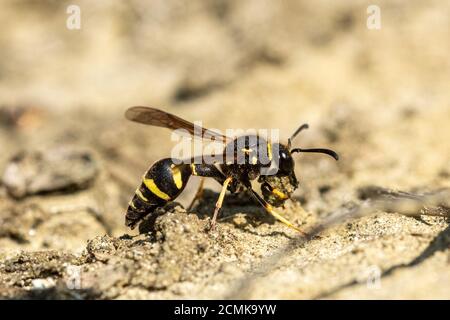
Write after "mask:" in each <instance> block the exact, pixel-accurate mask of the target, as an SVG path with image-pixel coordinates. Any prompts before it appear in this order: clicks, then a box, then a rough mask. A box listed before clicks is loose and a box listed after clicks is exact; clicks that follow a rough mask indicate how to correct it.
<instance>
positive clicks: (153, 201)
mask: <svg viewBox="0 0 450 320" xmlns="http://www.w3.org/2000/svg"><path fill="white" fill-rule="evenodd" d="M191 174H192V172H191V167H190V166H189V165H186V164H175V163H174V162H173V161H172V159H171V158H167V159H162V160H159V161H157V162H155V163H154V164H153V165H152V166H151V168H150V169H149V170H148V171H147V172H146V173H145V174H144V176H143V177H142V182H141V184H140V186H139V187H138V188H137V189H136V192H135V194H134V196H133V199H131V201H130V204H129V206H128V209H127V213H126V216H125V225H126V226H128V227H130V228H131V229H133V228H134V227H135V226H136V224H137V223H139V222H140V221H141V220H142V219H143V218H144V217H145V216H147V215H149V214H152V213H153V212H154V211H155V210H156V209H157V208H159V207H162V206H164V205H165V204H166V203H168V202H170V201H173V200H175V199H176V198H177V197H178V196H179V194H180V193H181V192H182V191H183V189H184V187H185V186H186V183H187V182H188V180H189V177H190V176H191Z"/></svg>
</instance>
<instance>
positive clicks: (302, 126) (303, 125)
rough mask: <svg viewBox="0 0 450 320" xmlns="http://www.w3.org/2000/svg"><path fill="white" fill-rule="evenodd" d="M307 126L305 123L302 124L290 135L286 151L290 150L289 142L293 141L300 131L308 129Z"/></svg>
mask: <svg viewBox="0 0 450 320" xmlns="http://www.w3.org/2000/svg"><path fill="white" fill-rule="evenodd" d="M308 128H309V125H308V124H307V123H304V124H302V125H301V126H300V127H298V129H297V130H295V132H294V133H293V134H292V136H291V137H290V138H289V139H288V149H290V148H291V142H292V140H294V138H295V137H296V136H297V135H298V134H299V133H300V131H302V130H304V129H308Z"/></svg>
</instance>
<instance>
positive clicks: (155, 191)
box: [143, 178, 170, 201]
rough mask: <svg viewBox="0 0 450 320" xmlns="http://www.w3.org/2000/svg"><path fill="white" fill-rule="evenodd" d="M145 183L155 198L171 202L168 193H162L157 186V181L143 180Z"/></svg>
mask: <svg viewBox="0 0 450 320" xmlns="http://www.w3.org/2000/svg"><path fill="white" fill-rule="evenodd" d="M143 182H144V184H145V186H146V187H147V189H148V190H149V191H150V192H151V193H153V194H154V195H155V196H157V197H158V198H161V199H163V200H166V201H169V200H170V197H169V195H167V193H164V192H163V191H161V190H160V189H159V188H158V186H157V185H156V184H155V181H154V180H153V179H146V178H144V179H143Z"/></svg>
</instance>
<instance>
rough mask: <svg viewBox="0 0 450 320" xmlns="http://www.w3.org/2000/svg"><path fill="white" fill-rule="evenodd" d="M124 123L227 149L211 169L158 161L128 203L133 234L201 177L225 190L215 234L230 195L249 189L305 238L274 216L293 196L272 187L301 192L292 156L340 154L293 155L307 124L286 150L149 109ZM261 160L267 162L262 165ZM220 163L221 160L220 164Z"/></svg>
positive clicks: (130, 114)
mask: <svg viewBox="0 0 450 320" xmlns="http://www.w3.org/2000/svg"><path fill="white" fill-rule="evenodd" d="M125 117H126V118H127V119H129V120H131V121H135V122H139V123H143V124H147V125H152V126H158V127H164V128H168V129H171V130H177V129H183V130H186V131H188V132H189V133H190V134H191V135H192V136H194V137H200V138H211V137H213V136H214V138H215V140H216V141H217V140H220V141H221V142H223V143H224V144H225V148H224V152H223V154H222V156H221V157H217V156H215V157H214V159H215V163H212V164H211V163H205V162H204V161H200V162H199V161H198V158H197V159H195V158H192V159H190V160H189V161H178V160H177V159H172V158H166V159H162V160H159V161H156V162H155V163H154V164H153V165H152V166H151V167H150V169H149V170H148V171H147V172H146V173H145V174H144V176H143V177H142V183H141V184H140V186H139V187H138V188H137V190H136V192H135V195H134V196H133V198H132V200H131V201H130V203H129V206H128V209H127V212H126V217H125V224H126V225H127V226H128V227H130V228H131V229H133V228H134V227H135V226H136V224H138V223H139V222H140V221H141V220H142V219H143V218H144V217H146V216H148V215H151V214H153V213H154V212H155V209H157V208H158V207H162V206H164V205H165V204H166V203H168V202H170V201H173V200H175V199H176V198H177V197H178V196H179V195H180V193H181V192H182V191H183V190H184V188H185V187H186V184H187V182H188V180H189V178H190V177H191V176H200V177H210V178H213V179H215V180H216V181H217V182H219V183H220V184H221V185H222V190H221V192H220V195H219V199H218V200H217V203H216V207H215V210H214V215H213V218H212V220H211V228H214V225H215V223H216V219H217V215H218V213H219V211H220V208H221V207H222V203H223V200H224V197H225V193H226V191H227V190H228V191H230V192H232V193H235V192H240V191H243V190H245V189H247V190H249V191H250V194H251V195H252V196H253V197H254V199H255V200H256V201H257V202H259V203H260V204H261V205H262V206H263V207H264V208H265V209H266V211H267V212H268V213H270V214H271V215H273V216H274V217H275V218H276V219H278V220H280V221H281V222H283V223H284V224H286V225H287V226H289V227H290V228H293V229H295V230H297V231H299V232H302V231H301V230H300V229H299V228H297V227H296V226H294V225H293V224H292V223H291V222H289V221H288V220H286V219H285V218H284V217H283V216H281V215H280V214H279V213H277V212H276V211H274V209H273V206H277V207H279V206H281V205H282V204H283V203H284V202H285V201H286V200H287V199H289V198H290V196H291V192H288V191H286V189H285V188H280V187H279V186H277V185H276V184H275V183H274V182H276V181H278V180H277V179H285V180H286V179H287V181H288V183H287V184H288V185H289V187H290V190H295V189H296V188H297V187H298V181H297V178H296V176H295V172H294V160H293V158H292V154H293V153H295V152H318V153H325V154H328V155H330V156H332V157H333V158H334V159H336V160H338V155H337V154H336V152H334V151H332V150H329V149H300V148H295V149H292V150H291V141H292V139H293V138H294V137H295V136H296V135H297V134H298V133H299V132H300V131H302V130H303V129H306V128H308V125H307V124H304V125H302V126H300V127H299V128H298V129H297V130H296V131H295V133H294V134H293V135H292V136H291V137H290V138H289V140H288V144H287V145H284V144H281V143H272V142H270V141H268V139H265V138H263V137H261V136H259V135H244V136H240V137H235V138H230V137H227V136H224V135H222V134H219V133H216V132H214V131H211V130H208V129H205V128H202V127H199V126H197V125H194V124H193V123H191V122H189V121H186V120H184V119H181V118H179V117H177V116H175V115H173V114H170V113H167V112H164V111H162V110H158V109H155V108H150V107H141V106H137V107H131V108H129V109H128V110H127V111H126V112H125ZM263 158H265V160H267V159H268V160H269V161H262V159H263ZM217 159H221V160H219V161H218V160H217ZM195 160H197V161H195ZM273 164H276V170H275V171H270V170H267V171H266V172H267V173H266V174H261V173H262V172H263V169H269V168H270V167H271V166H273ZM273 172H274V173H275V174H273ZM257 178H258V182H259V183H261V191H262V194H263V197H261V196H260V195H259V194H258V193H257V192H255V190H253V188H252V184H251V181H252V180H255V179H257ZM274 184H275V185H274ZM202 187H203V179H202V181H201V183H200V188H199V190H198V191H197V194H196V196H195V198H194V200H193V202H192V203H191V205H190V206H189V208H188V210H190V208H191V207H192V204H193V203H194V201H195V200H196V199H198V198H199V197H200V196H201V190H202ZM274 199H275V200H276V201H274Z"/></svg>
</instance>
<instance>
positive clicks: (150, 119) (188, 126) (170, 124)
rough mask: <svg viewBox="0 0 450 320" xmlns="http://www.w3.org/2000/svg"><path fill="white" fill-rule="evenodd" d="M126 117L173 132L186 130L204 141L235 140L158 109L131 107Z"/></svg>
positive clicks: (224, 141)
mask: <svg viewBox="0 0 450 320" xmlns="http://www.w3.org/2000/svg"><path fill="white" fill-rule="evenodd" d="M125 117H126V118H127V119H128V120H131V121H135V122H139V123H143V124H148V125H151V126H155V127H163V128H168V129H172V130H177V129H185V130H186V131H188V132H189V133H190V134H191V135H192V136H194V137H199V138H204V139H211V138H213V137H214V139H215V141H222V142H223V143H226V142H229V141H232V140H233V139H232V138H230V137H227V136H224V135H222V134H220V133H217V132H214V131H212V130H209V129H205V128H203V127H201V126H198V125H195V124H193V123H192V122H189V121H187V120H184V119H181V118H180V117H177V116H175V115H173V114H171V113H168V112H165V111H162V110H159V109H156V108H151V107H141V106H137V107H131V108H129V109H128V110H127V111H126V112H125Z"/></svg>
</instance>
